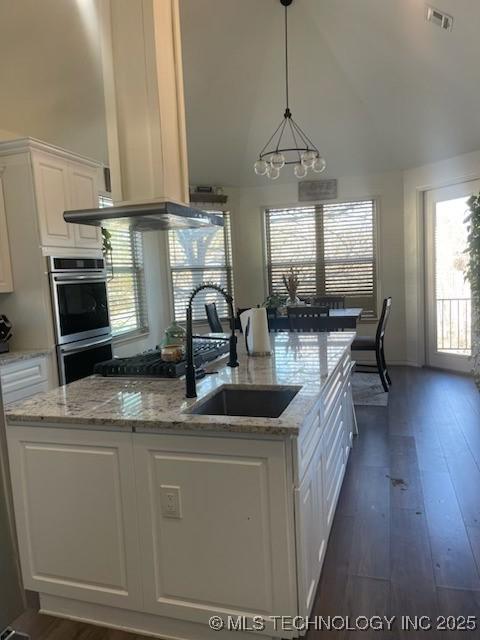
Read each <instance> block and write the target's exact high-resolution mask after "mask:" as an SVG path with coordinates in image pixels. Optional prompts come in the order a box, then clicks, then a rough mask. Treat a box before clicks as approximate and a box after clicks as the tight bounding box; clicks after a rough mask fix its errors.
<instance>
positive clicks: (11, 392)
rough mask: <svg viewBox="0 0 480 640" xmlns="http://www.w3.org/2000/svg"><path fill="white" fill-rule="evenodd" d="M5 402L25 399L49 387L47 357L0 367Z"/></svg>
mask: <svg viewBox="0 0 480 640" xmlns="http://www.w3.org/2000/svg"><path fill="white" fill-rule="evenodd" d="M0 379H1V381H2V391H3V398H4V401H5V404H7V403H8V402H14V401H16V400H23V399H25V398H28V397H30V396H32V395H33V394H35V393H38V392H39V391H46V390H47V387H48V373H47V360H46V358H32V359H31V360H23V361H21V362H16V363H14V364H11V365H7V366H5V367H2V368H1V369H0Z"/></svg>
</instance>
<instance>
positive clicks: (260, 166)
mask: <svg viewBox="0 0 480 640" xmlns="http://www.w3.org/2000/svg"><path fill="white" fill-rule="evenodd" d="M253 170H254V171H255V173H256V174H257V176H264V175H265V174H266V173H267V172H268V162H267V161H266V160H257V161H256V162H255V164H254V165H253Z"/></svg>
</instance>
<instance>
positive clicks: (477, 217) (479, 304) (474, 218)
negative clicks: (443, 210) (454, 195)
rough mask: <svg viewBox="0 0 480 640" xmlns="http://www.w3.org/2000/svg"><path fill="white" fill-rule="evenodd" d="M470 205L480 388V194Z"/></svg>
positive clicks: (469, 269) (474, 326) (470, 255)
mask: <svg viewBox="0 0 480 640" xmlns="http://www.w3.org/2000/svg"><path fill="white" fill-rule="evenodd" d="M468 207H469V209H470V213H469V215H468V216H467V219H466V222H467V230H468V238H467V250H466V252H467V254H468V263H467V266H466V269H465V277H466V278H467V280H469V282H470V289H471V294H472V369H473V375H474V377H475V382H476V384H477V387H478V388H479V389H480V194H478V195H477V196H471V197H470V198H469V199H468Z"/></svg>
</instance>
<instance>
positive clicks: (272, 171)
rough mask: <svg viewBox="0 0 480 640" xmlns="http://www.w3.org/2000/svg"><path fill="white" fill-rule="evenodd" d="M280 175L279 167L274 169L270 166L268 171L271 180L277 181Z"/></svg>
mask: <svg viewBox="0 0 480 640" xmlns="http://www.w3.org/2000/svg"><path fill="white" fill-rule="evenodd" d="M279 175H280V169H279V168H278V167H272V165H271V164H269V165H268V169H267V176H268V177H269V178H270V179H271V180H276V179H277V178H278V176H279Z"/></svg>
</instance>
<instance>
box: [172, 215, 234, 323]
mask: <svg viewBox="0 0 480 640" xmlns="http://www.w3.org/2000/svg"><path fill="white" fill-rule="evenodd" d="M202 208H203V209H204V210H205V211H207V212H208V213H213V214H215V213H216V214H224V213H226V214H228V216H229V220H230V264H229V265H228V266H227V267H226V268H225V269H226V270H227V282H228V286H227V292H228V293H229V294H230V295H231V296H232V297H233V298H234V297H235V295H234V290H235V278H234V270H233V263H234V259H233V233H232V226H233V224H232V212H231V211H230V210H229V209H224V210H223V209H222V210H220V209H214V208H213V207H212V208H208V209H207V208H206V205H202ZM225 243H226V237H225V231H224V245H225ZM165 251H166V255H167V270H168V293H169V298H170V300H169V302H170V313H171V317H172V318H175V295H174V292H173V289H174V287H173V275H172V274H173V271H175V268H173V269H172V266H171V256H170V242H169V238H168V232H167V233H166V234H165ZM212 269H213V268H212ZM217 269H218V268H217ZM219 269H223V267H220V268H219ZM185 271H188V269H185ZM192 271H193V270H192ZM227 319H228V318H227V317H224V316H220V320H227ZM178 322H179V323H180V324H185V320H178ZM193 324H194V325H196V326H200V325H206V324H208V322H207V318H206V317H205V318H202V319H200V320H198V319H197V320H193Z"/></svg>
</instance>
